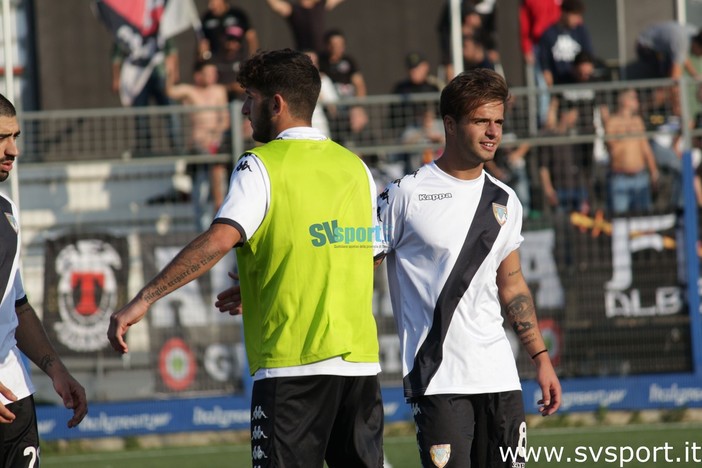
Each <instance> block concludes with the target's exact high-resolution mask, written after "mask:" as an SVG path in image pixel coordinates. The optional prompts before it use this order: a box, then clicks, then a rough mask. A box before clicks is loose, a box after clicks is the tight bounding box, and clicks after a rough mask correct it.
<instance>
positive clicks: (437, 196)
mask: <svg viewBox="0 0 702 468" xmlns="http://www.w3.org/2000/svg"><path fill="white" fill-rule="evenodd" d="M418 197H419V201H436V200H443V199H444V198H453V195H452V194H451V193H420V194H419V195H418Z"/></svg>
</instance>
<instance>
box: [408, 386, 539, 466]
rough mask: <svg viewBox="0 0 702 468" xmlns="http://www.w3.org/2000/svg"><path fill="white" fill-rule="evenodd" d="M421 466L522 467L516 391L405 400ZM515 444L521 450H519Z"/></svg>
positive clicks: (522, 430) (519, 407)
mask: <svg viewBox="0 0 702 468" xmlns="http://www.w3.org/2000/svg"><path fill="white" fill-rule="evenodd" d="M409 403H410V404H411V406H412V414H413V415H414V421H415V424H416V425H417V444H418V445H419V455H420V458H421V460H422V465H423V466H424V467H439V468H443V467H446V468H470V467H471V466H472V467H473V468H498V467H499V468H522V467H524V466H525V465H524V455H525V453H524V450H525V449H526V422H525V416H524V402H523V400H522V392H521V391H519V390H517V391H511V392H502V393H486V394H479V395H428V396H422V397H416V398H411V399H410V401H409ZM520 448H521V449H520Z"/></svg>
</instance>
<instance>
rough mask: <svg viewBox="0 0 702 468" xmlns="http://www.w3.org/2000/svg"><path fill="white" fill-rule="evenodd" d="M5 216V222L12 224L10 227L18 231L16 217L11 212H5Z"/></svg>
mask: <svg viewBox="0 0 702 468" xmlns="http://www.w3.org/2000/svg"><path fill="white" fill-rule="evenodd" d="M5 217H6V218H7V222H8V223H10V226H12V229H14V230H15V232H19V224H18V223H17V218H15V217H14V216H13V215H12V213H5Z"/></svg>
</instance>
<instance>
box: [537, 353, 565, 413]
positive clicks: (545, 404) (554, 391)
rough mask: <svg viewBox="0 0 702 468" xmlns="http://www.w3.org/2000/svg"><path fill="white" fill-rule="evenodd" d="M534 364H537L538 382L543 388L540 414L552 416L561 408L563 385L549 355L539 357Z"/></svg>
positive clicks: (539, 402)
mask: <svg viewBox="0 0 702 468" xmlns="http://www.w3.org/2000/svg"><path fill="white" fill-rule="evenodd" d="M534 363H535V364H536V381H537V382H538V384H539V386H540V387H541V395H542V397H541V400H539V401H537V404H538V405H539V412H540V413H541V416H550V415H552V414H553V413H555V412H556V411H558V408H560V406H561V400H562V391H561V383H560V382H559V381H558V377H556V371H555V370H553V365H552V364H551V358H550V357H549V356H548V353H543V354H541V355H540V356H538V357H537V358H536V359H535V360H534Z"/></svg>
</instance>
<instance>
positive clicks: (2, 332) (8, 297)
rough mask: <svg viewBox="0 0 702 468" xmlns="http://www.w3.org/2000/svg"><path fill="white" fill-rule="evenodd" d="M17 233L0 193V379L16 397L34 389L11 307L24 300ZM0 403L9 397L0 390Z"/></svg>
mask: <svg viewBox="0 0 702 468" xmlns="http://www.w3.org/2000/svg"><path fill="white" fill-rule="evenodd" d="M19 262H20V235H19V217H18V216H17V207H16V206H15V205H14V203H12V201H11V200H10V199H9V198H7V197H5V196H4V195H2V194H0V382H2V384H3V385H4V386H6V387H7V388H9V389H10V390H12V393H14V394H15V396H16V397H17V399H18V400H21V399H22V398H25V397H27V396H29V395H31V394H32V393H34V387H33V386H32V382H31V380H30V378H29V374H28V373H27V370H26V369H25V368H24V365H23V364H22V358H21V356H20V352H19V350H18V349H17V340H16V339H15V329H16V328H17V325H18V320H17V312H16V311H15V308H16V307H17V306H19V305H21V304H24V303H26V302H27V296H26V295H25V293H24V288H23V286H22V278H21V277H20V272H19ZM0 403H2V404H3V405H6V404H8V403H10V400H8V399H7V398H5V397H4V396H3V395H1V394H0Z"/></svg>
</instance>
